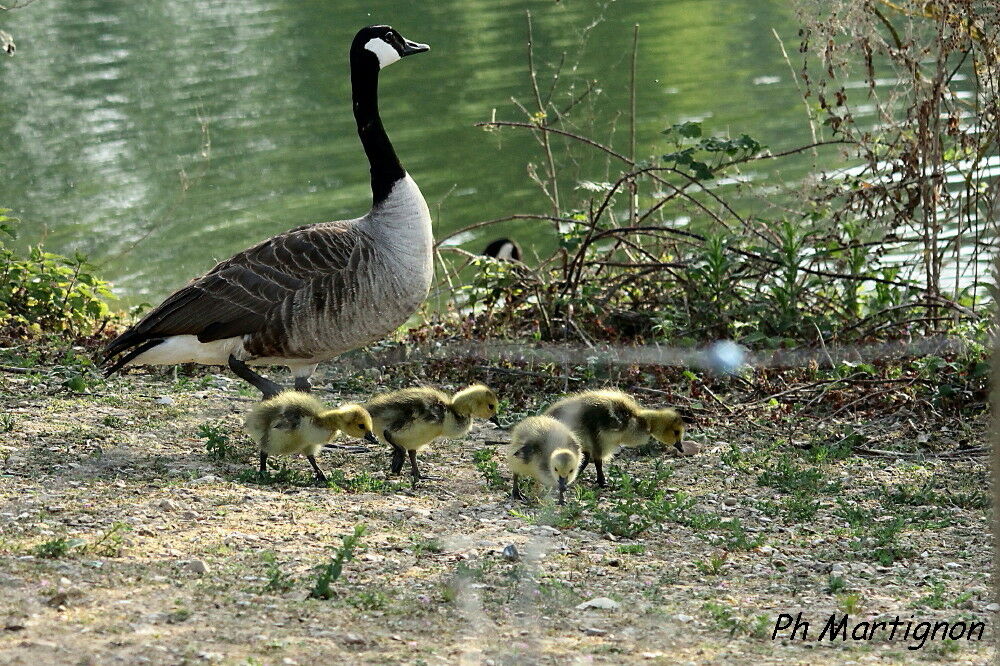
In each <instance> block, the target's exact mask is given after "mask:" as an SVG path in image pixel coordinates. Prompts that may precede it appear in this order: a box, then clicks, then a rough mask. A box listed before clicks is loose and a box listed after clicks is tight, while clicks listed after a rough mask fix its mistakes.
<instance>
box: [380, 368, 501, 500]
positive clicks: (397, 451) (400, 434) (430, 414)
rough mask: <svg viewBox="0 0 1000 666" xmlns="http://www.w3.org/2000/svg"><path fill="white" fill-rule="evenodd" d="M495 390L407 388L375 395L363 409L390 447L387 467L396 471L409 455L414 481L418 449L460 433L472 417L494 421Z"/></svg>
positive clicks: (475, 387) (477, 387)
mask: <svg viewBox="0 0 1000 666" xmlns="http://www.w3.org/2000/svg"><path fill="white" fill-rule="evenodd" d="M498 402H499V401H498V400H497V396H496V394H494V393H493V391H491V390H490V389H489V388H487V387H486V386H484V385H482V384H473V385H472V386H469V387H467V388H464V389H462V390H461V391H459V392H458V393H456V394H455V395H453V396H448V395H447V394H446V393H443V392H441V391H439V390H437V389H434V388H408V389H402V390H400V391H393V392H392V393H383V394H381V395H376V396H375V397H373V398H372V399H371V400H369V401H368V402H367V403H365V406H364V407H365V409H367V410H368V413H369V414H371V417H372V422H373V423H374V424H375V434H376V435H377V436H378V437H381V438H382V439H384V440H385V442H386V444H388V445H389V446H391V447H392V462H391V463H390V466H389V470H390V471H391V472H392V473H393V474H398V473H399V472H400V470H402V469H403V462H404V461H405V459H406V456H407V455H409V458H410V474H411V477H412V479H413V485H414V486H415V485H416V484H417V481H418V480H420V479H421V478H430V477H421V475H420V470H419V469H418V468H417V451H420V450H421V449H423V448H425V447H426V446H427V445H428V444H430V443H431V442H432V441H433V440H435V439H437V438H438V437H449V438H453V437H462V436H464V435H465V434H466V433H468V432H469V428H470V427H471V426H472V417H477V418H481V419H490V420H491V421H493V423H497V420H496V415H497V406H498Z"/></svg>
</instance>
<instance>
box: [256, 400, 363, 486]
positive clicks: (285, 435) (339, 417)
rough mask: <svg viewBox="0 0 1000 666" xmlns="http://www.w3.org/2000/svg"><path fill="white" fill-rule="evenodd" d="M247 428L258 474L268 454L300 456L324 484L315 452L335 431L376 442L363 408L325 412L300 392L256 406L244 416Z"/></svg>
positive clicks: (318, 403)
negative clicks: (257, 450) (256, 447)
mask: <svg viewBox="0 0 1000 666" xmlns="http://www.w3.org/2000/svg"><path fill="white" fill-rule="evenodd" d="M246 427H247V431H248V432H249V433H250V436H251V437H252V438H253V440H254V441H255V442H256V443H257V444H259V445H260V471H261V472H265V471H267V456H268V455H291V454H296V453H301V454H303V455H305V456H306V458H307V459H308V460H309V464H311V465H312V468H313V471H314V472H315V473H316V478H317V479H318V480H319V481H326V475H325V474H323V471H322V470H321V469H320V468H319V465H318V464H317V463H316V457H315V456H316V452H317V451H319V449H320V448H321V447H322V446H323V444H325V443H326V442H327V441H329V440H330V439H332V438H333V437H334V436H335V435H336V434H337V433H338V432H344V433H346V434H347V435H349V436H351V437H361V438H364V439H366V440H368V441H369V442H370V443H372V444H375V443H377V440H376V439H375V437H374V435H373V434H372V419H371V417H370V416H369V415H368V412H367V411H365V408H364V407H362V406H361V405H353V404H351V405H344V406H342V407H338V408H336V409H328V408H326V407H325V406H324V405H323V404H322V403H321V402H320V401H319V400H317V399H316V398H313V397H312V396H310V395H307V394H305V393H301V392H299V391H286V392H284V393H279V394H278V395H276V396H275V397H273V398H270V399H268V400H264V401H263V402H261V403H258V404H257V405H256V406H255V407H254V408H253V410H251V412H250V413H249V414H248V415H247V418H246Z"/></svg>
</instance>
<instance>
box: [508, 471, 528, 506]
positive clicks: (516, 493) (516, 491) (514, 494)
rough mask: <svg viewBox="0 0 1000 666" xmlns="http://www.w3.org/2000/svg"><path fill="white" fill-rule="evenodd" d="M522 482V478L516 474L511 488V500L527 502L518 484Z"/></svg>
mask: <svg viewBox="0 0 1000 666" xmlns="http://www.w3.org/2000/svg"><path fill="white" fill-rule="evenodd" d="M520 480H521V477H520V476H518V475H517V474H514V478H513V480H512V482H511V486H510V498H511V499H512V500H521V501H522V502H524V501H526V500H525V499H524V494H523V493H522V492H521V484H519V483H518V481H520Z"/></svg>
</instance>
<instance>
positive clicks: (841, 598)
mask: <svg viewBox="0 0 1000 666" xmlns="http://www.w3.org/2000/svg"><path fill="white" fill-rule="evenodd" d="M861 601H862V598H861V595H860V594H858V593H857V592H852V593H850V594H838V595H837V608H839V609H840V610H841V612H843V613H847V614H848V615H853V614H854V613H857V612H858V611H859V610H861Z"/></svg>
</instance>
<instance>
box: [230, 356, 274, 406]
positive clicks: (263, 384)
mask: <svg viewBox="0 0 1000 666" xmlns="http://www.w3.org/2000/svg"><path fill="white" fill-rule="evenodd" d="M229 369H230V370H232V371H233V374H235V375H236V376H237V377H239V378H240V379H242V380H244V381H247V382H250V384H251V385H253V387H254V388H256V389H257V390H258V391H260V393H261V396H262V397H263V398H264V399H265V400H267V399H268V398H273V397H274V396H276V395H278V394H279V393H281V385H280V384H278V383H276V382H272V381H271V380H270V379H268V378H266V377H261V376H260V375H258V374H257V373H256V372H254V371H253V370H251V369H250V367H249V366H247V364H246V363H244V362H243V361H241V360H239V359H238V358H236V357H235V356H233V355H232V354H230V355H229Z"/></svg>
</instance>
